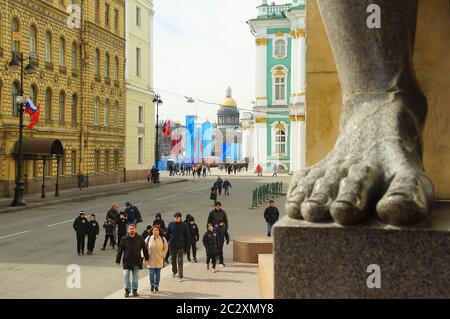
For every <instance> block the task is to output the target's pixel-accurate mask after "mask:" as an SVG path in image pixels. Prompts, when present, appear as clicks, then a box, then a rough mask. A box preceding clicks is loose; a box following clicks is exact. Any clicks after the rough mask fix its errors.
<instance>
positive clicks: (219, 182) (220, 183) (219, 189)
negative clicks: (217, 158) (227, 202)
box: [216, 176, 223, 195]
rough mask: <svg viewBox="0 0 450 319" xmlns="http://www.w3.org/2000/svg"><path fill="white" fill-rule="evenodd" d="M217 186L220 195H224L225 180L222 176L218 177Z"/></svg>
mask: <svg viewBox="0 0 450 319" xmlns="http://www.w3.org/2000/svg"><path fill="white" fill-rule="evenodd" d="M216 184H217V190H218V191H219V195H222V187H223V180H222V178H221V177H220V176H219V177H217V181H216Z"/></svg>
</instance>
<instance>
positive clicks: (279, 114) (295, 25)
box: [242, 0, 306, 172]
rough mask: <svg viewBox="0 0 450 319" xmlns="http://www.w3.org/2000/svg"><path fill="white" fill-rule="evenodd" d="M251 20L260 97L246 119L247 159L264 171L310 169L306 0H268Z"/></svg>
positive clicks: (244, 145)
mask: <svg viewBox="0 0 450 319" xmlns="http://www.w3.org/2000/svg"><path fill="white" fill-rule="evenodd" d="M257 9H258V16H257V18H255V19H251V20H249V21H248V22H247V23H248V24H249V25H250V27H251V31H252V34H253V35H254V36H255V44H256V88H255V89H256V90H255V93H256V97H255V106H254V107H253V111H254V116H253V117H251V120H248V119H247V120H246V119H245V118H244V119H243V125H242V126H243V154H242V155H243V157H248V158H249V159H250V161H251V162H252V163H253V166H254V167H256V166H257V165H258V164H261V165H262V166H263V168H264V170H265V171H268V170H271V169H272V168H273V166H274V165H277V166H278V168H279V171H288V172H292V171H295V170H297V169H301V168H304V167H305V164H306V156H305V148H306V141H305V75H306V73H305V64H306V59H305V52H306V48H305V16H306V12H305V0H293V1H292V3H289V4H283V5H276V4H274V3H272V4H271V5H268V4H267V1H265V0H263V1H262V4H261V5H260V6H259V7H257Z"/></svg>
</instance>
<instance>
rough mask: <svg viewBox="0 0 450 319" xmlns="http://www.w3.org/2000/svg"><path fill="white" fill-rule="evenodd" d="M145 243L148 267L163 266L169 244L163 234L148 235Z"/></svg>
mask: <svg viewBox="0 0 450 319" xmlns="http://www.w3.org/2000/svg"><path fill="white" fill-rule="evenodd" d="M145 245H146V246H147V248H148V255H149V257H150V258H149V263H148V268H162V267H164V258H165V257H166V254H167V251H168V250H169V245H168V243H167V240H166V239H165V238H164V237H163V236H158V238H156V237H155V236H153V235H152V236H149V237H147V239H146V240H145Z"/></svg>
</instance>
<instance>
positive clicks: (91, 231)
mask: <svg viewBox="0 0 450 319" xmlns="http://www.w3.org/2000/svg"><path fill="white" fill-rule="evenodd" d="M99 232H100V227H99V226H98V222H97V221H96V220H95V214H91V220H90V221H89V222H88V225H87V236H88V244H87V250H88V251H87V254H88V255H92V253H93V252H94V247H95V241H96V240H97V236H98V233H99Z"/></svg>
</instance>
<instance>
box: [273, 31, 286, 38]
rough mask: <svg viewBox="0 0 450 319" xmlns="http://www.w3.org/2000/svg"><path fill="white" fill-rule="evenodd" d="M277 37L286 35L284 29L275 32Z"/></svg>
mask: <svg viewBox="0 0 450 319" xmlns="http://www.w3.org/2000/svg"><path fill="white" fill-rule="evenodd" d="M275 36H276V37H282V36H284V32H283V31H278V32H277V33H275Z"/></svg>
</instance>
